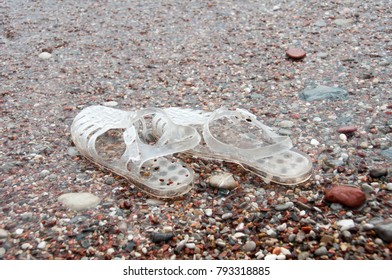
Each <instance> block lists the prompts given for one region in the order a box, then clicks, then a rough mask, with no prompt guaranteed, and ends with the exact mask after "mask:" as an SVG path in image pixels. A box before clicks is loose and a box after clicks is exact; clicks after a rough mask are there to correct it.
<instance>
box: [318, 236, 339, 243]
mask: <svg viewBox="0 0 392 280" xmlns="http://www.w3.org/2000/svg"><path fill="white" fill-rule="evenodd" d="M334 241H335V237H334V236H332V235H328V234H326V235H323V237H321V239H320V243H324V244H332V243H333V242H334Z"/></svg>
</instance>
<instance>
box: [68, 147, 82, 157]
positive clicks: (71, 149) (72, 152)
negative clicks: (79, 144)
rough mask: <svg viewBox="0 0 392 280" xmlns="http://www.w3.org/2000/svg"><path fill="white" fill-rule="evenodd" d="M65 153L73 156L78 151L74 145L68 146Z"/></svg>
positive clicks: (77, 153)
mask: <svg viewBox="0 0 392 280" xmlns="http://www.w3.org/2000/svg"><path fill="white" fill-rule="evenodd" d="M67 154H68V155H69V156H71V157H75V156H77V155H79V152H78V150H77V149H76V148H75V147H68V149H67Z"/></svg>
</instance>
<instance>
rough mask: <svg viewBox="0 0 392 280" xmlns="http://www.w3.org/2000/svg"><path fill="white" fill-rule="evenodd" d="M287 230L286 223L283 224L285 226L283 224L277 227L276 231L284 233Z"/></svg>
mask: <svg viewBox="0 0 392 280" xmlns="http://www.w3.org/2000/svg"><path fill="white" fill-rule="evenodd" d="M286 228H287V224H286V223H283V224H281V225H279V226H277V227H276V229H277V230H278V231H284V230H285V229H286Z"/></svg>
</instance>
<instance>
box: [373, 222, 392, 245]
mask: <svg viewBox="0 0 392 280" xmlns="http://www.w3.org/2000/svg"><path fill="white" fill-rule="evenodd" d="M374 230H375V231H376V233H377V235H378V237H380V238H381V239H382V240H384V241H385V242H388V243H390V242H392V222H391V221H389V222H383V223H379V224H377V225H375V227H374Z"/></svg>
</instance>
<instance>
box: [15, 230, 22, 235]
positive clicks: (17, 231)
mask: <svg viewBox="0 0 392 280" xmlns="http://www.w3.org/2000/svg"><path fill="white" fill-rule="evenodd" d="M15 233H16V234H18V235H19V234H22V233H23V229H22V228H18V229H17V230H15Z"/></svg>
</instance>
